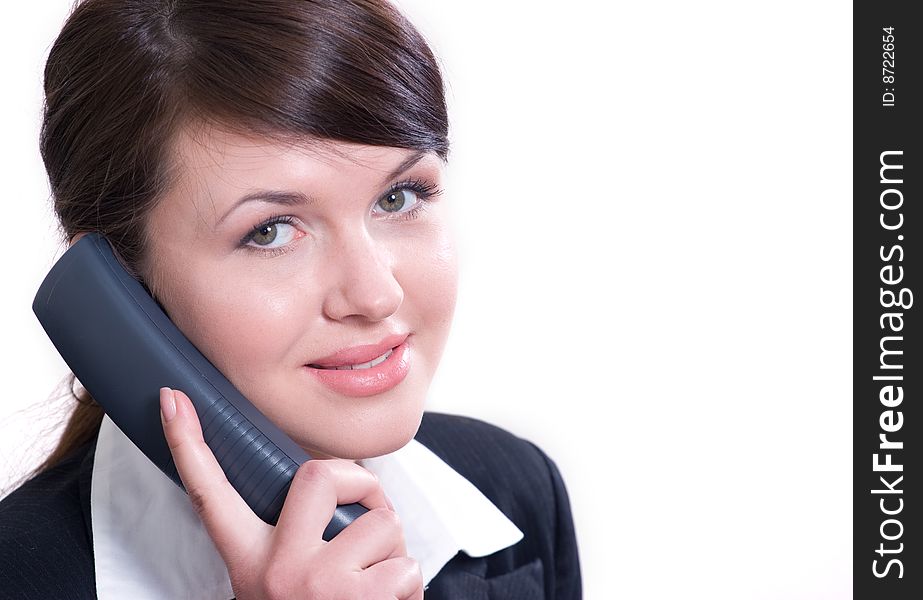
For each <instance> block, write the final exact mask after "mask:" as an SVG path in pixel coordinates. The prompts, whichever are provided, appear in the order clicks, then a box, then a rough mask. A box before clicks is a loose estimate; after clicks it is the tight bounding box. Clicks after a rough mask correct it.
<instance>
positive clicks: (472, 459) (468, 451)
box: [416, 412, 552, 500]
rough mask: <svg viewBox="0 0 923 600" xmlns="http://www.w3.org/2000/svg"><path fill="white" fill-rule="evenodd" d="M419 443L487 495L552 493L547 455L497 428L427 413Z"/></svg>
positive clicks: (475, 421) (482, 422)
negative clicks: (523, 491) (518, 491)
mask: <svg viewBox="0 0 923 600" xmlns="http://www.w3.org/2000/svg"><path fill="white" fill-rule="evenodd" d="M416 439H417V441H419V442H420V443H422V444H423V445H424V446H426V447H427V448H429V449H430V450H431V451H433V453H435V454H436V455H437V456H438V457H439V458H441V459H442V460H444V461H445V462H446V463H448V464H449V465H450V466H451V467H452V468H453V469H455V470H456V471H458V472H459V473H460V474H461V475H462V476H464V477H465V478H466V479H468V480H469V481H471V482H472V483H474V484H475V485H476V486H477V487H478V488H479V489H481V491H483V492H485V494H487V492H488V491H490V492H492V493H494V494H497V495H500V494H502V493H503V492H509V491H512V490H513V489H516V488H526V489H529V490H532V491H534V492H538V493H541V492H543V491H546V492H551V491H552V489H551V488H552V481H551V477H550V472H549V468H550V463H551V461H550V459H549V458H548V457H547V455H546V454H545V453H544V452H542V451H541V450H540V449H539V448H538V446H536V445H535V444H533V443H532V442H529V441H527V440H525V439H522V438H520V437H518V436H516V435H514V434H512V433H510V432H509V431H506V430H505V429H501V428H500V427H497V426H496V425H491V424H489V423H485V422H484V421H480V420H478V419H473V418H471V417H462V416H458V415H448V414H443V413H432V412H427V413H424V415H423V422H422V423H421V425H420V430H419V431H418V433H417V436H416ZM488 497H490V495H489V494H488ZM491 500H493V498H491Z"/></svg>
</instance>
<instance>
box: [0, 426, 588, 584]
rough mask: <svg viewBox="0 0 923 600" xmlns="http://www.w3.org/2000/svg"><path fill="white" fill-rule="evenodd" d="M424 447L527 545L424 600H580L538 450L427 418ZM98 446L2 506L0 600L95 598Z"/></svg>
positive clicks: (460, 573)
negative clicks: (93, 508)
mask: <svg viewBox="0 0 923 600" xmlns="http://www.w3.org/2000/svg"><path fill="white" fill-rule="evenodd" d="M416 439H417V440H418V441H420V442H421V443H422V444H423V445H424V446H426V447H427V448H429V449H430V450H432V451H433V452H434V453H435V454H436V455H437V456H439V458H441V459H442V460H444V461H445V462H446V463H448V464H449V465H450V466H451V467H452V468H453V469H455V470H456V471H458V472H459V473H460V474H461V475H462V476H463V477H465V478H466V479H468V480H469V481H470V482H471V483H473V484H474V485H475V486H476V487H477V488H478V489H480V490H481V491H482V492H483V493H484V495H485V496H487V497H488V498H489V499H490V501H491V502H493V503H494V504H495V505H496V506H497V507H498V508H499V509H500V510H501V511H503V513H504V514H505V515H506V516H507V517H509V519H510V520H511V521H513V523H515V524H516V526H517V527H519V529H520V530H522V532H523V534H525V537H524V538H523V539H522V540H521V541H520V542H518V543H517V544H515V545H513V546H511V547H509V548H506V549H504V550H501V551H500V552H497V553H495V554H491V555H490V556H486V557H483V558H470V557H468V556H466V555H465V554H463V553H459V554H458V555H457V556H456V557H455V558H453V559H452V560H451V561H449V562H448V563H447V564H446V565H445V566H444V567H443V568H442V570H441V571H440V572H439V574H438V575H436V577H435V578H434V579H433V580H432V581H431V582H430V584H429V588H428V589H427V591H426V593H425V596H426V600H461V599H464V600H541V599H547V600H551V599H556V600H573V599H579V598H581V580H580V565H579V561H578V556H577V543H576V538H575V535H574V525H573V520H572V518H571V513H570V503H569V501H568V498H567V492H566V491H565V488H564V483H563V481H562V480H561V476H560V474H559V473H558V470H557V468H556V467H555V465H554V463H553V462H552V461H551V460H550V459H549V458H548V457H547V456H546V455H545V454H544V453H543V452H542V451H541V450H539V449H538V448H537V447H536V446H535V445H533V444H531V443H530V442H527V441H525V440H522V439H520V438H517V437H515V436H514V435H512V434H510V433H508V432H506V431H504V430H502V429H500V428H498V427H494V426H493V425H488V424H487V423H484V422H482V421H478V420H475V419H470V418H466V417H459V416H452V415H444V414H438V413H426V414H425V415H424V417H423V423H422V425H421V426H420V430H419V431H418V432H417V435H416ZM95 447H96V441H95V439H94V440H92V441H91V442H90V443H88V444H86V445H85V446H83V447H82V448H80V449H78V450H76V451H75V452H74V453H72V454H71V455H70V456H69V457H68V458H66V459H65V460H64V461H62V462H61V463H60V464H59V465H57V466H56V467H55V468H53V469H51V470H49V471H46V472H45V473H42V474H41V475H39V476H38V477H36V478H34V479H32V480H30V481H28V482H26V483H25V484H24V485H23V486H21V487H20V488H18V489H17V490H15V491H14V492H13V493H12V494H10V495H9V496H7V497H6V498H4V499H3V501H2V502H0V600H13V599H17V600H19V599H30V600H38V599H41V600H52V599H54V600H70V599H74V600H78V599H79V600H85V599H87V598H95V597H96V579H95V573H94V566H93V545H92V530H91V528H90V480H91V477H92V474H93V453H94V449H95Z"/></svg>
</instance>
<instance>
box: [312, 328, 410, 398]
mask: <svg viewBox="0 0 923 600" xmlns="http://www.w3.org/2000/svg"><path fill="white" fill-rule="evenodd" d="M411 337H412V336H410V335H408V334H403V335H393V336H389V337H387V338H385V339H384V340H382V341H381V342H379V343H377V344H370V345H366V346H353V347H351V348H346V349H344V350H340V351H339V352H336V353H335V354H331V355H330V356H328V357H326V358H321V359H315V362H312V363H308V364H305V365H304V371H305V374H306V375H309V376H310V378H311V379H312V380H313V381H315V382H318V383H321V384H322V385H324V386H325V387H327V388H328V389H330V390H331V391H333V392H335V393H337V394H341V395H344V396H352V397H366V396H375V395H377V394H381V393H384V392H387V391H389V390H391V389H392V388H394V387H396V386H397V385H398V384H400V383H401V382H402V381H403V380H404V378H405V377H406V376H407V374H408V373H409V372H410V366H411V361H412V352H411V345H412V344H411V340H410V338H411Z"/></svg>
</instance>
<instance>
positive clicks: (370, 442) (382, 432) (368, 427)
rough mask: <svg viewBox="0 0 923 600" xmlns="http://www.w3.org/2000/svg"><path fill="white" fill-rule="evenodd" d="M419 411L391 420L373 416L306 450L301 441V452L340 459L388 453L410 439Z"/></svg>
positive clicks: (417, 423) (415, 429)
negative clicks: (368, 420)
mask: <svg viewBox="0 0 923 600" xmlns="http://www.w3.org/2000/svg"><path fill="white" fill-rule="evenodd" d="M422 419H423V411H422V410H417V411H414V413H413V414H412V415H401V416H400V417H397V416H396V417H394V418H391V419H384V420H382V419H374V420H371V421H370V422H366V423H360V424H359V425H357V426H355V427H350V429H349V430H348V431H343V430H340V431H337V432H336V434H335V436H332V437H331V439H329V440H324V441H323V442H326V443H323V442H322V443H323V445H320V444H319V446H320V447H318V448H316V449H315V450H310V449H309V448H308V447H307V446H305V445H304V444H302V447H304V448H305V451H306V452H307V453H308V454H310V455H311V456H314V457H317V458H332V457H336V458H342V459H346V460H362V459H364V458H373V457H375V456H382V455H385V454H390V453H392V452H394V451H396V450H400V449H401V448H403V447H404V446H406V445H407V444H408V443H410V440H412V439H413V436H415V435H416V433H417V430H418V429H419V428H420V421H421V420H422Z"/></svg>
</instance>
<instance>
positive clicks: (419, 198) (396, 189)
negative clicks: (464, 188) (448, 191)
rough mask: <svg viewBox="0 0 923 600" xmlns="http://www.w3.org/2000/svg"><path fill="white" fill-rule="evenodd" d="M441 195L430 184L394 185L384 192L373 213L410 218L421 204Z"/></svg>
mask: <svg viewBox="0 0 923 600" xmlns="http://www.w3.org/2000/svg"><path fill="white" fill-rule="evenodd" d="M440 193H442V190H440V189H438V187H437V186H435V185H433V184H431V183H425V182H422V181H417V180H411V181H405V182H402V183H398V184H395V185H393V186H392V187H391V189H390V190H388V191H387V192H385V195H384V196H382V197H381V198H380V199H379V200H378V202H376V203H375V206H374V207H373V208H372V212H373V213H377V214H384V215H407V216H410V215H412V214H415V213H416V212H419V211H420V210H421V209H422V208H423V206H422V205H423V203H425V202H426V201H428V200H429V199H430V198H432V197H433V196H437V195H439V194H440Z"/></svg>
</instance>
